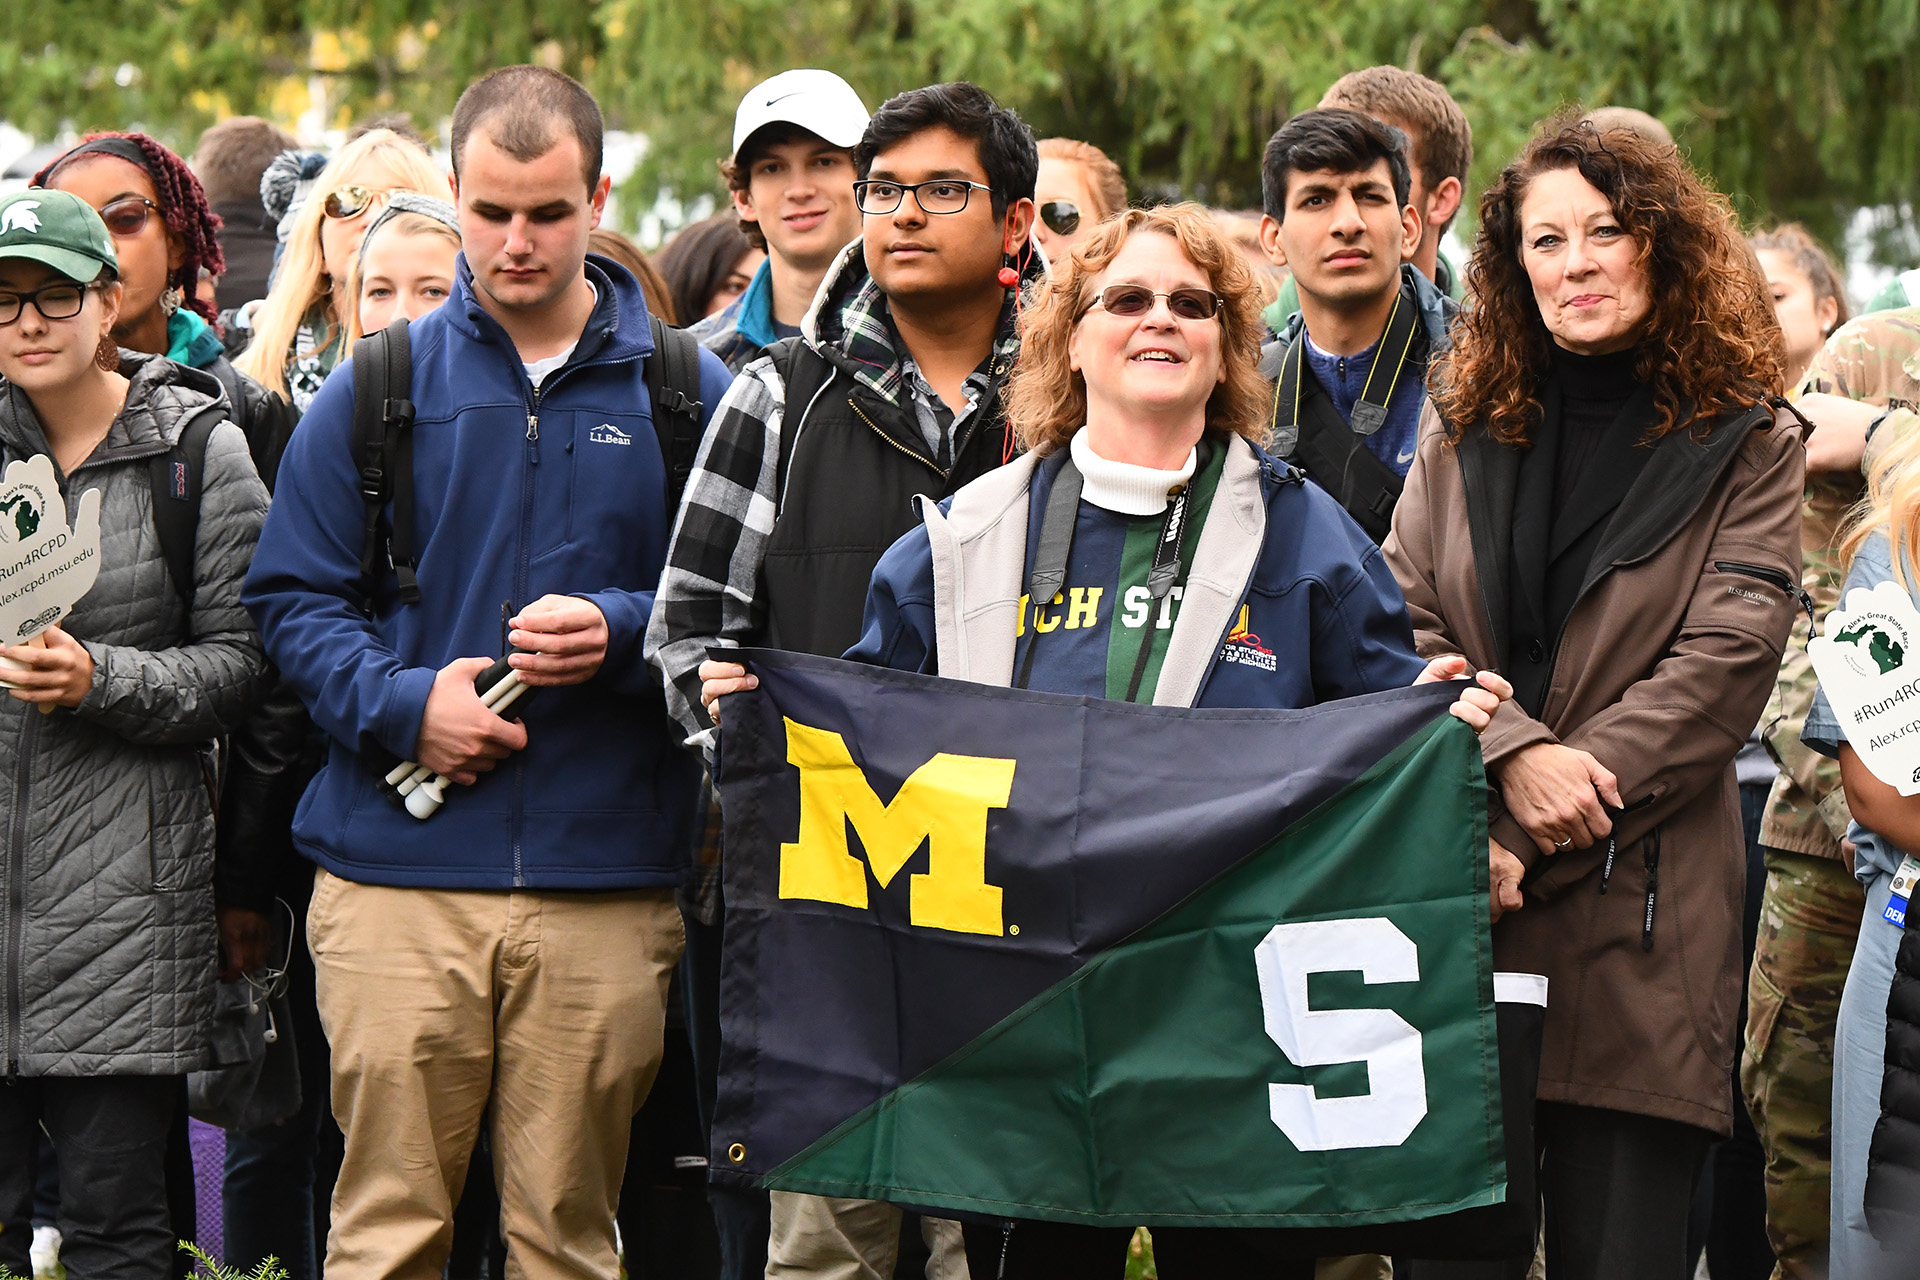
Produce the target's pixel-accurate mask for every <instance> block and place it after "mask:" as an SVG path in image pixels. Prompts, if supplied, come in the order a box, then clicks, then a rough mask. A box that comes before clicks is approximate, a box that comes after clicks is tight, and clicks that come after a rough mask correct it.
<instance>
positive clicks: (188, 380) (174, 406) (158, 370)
mask: <svg viewBox="0 0 1920 1280" xmlns="http://www.w3.org/2000/svg"><path fill="white" fill-rule="evenodd" d="M120 372H121V374H123V375H124V376H125V377H126V379H127V382H128V386H127V400H126V404H125V405H124V406H123V407H122V408H121V410H120V412H119V414H118V415H117V416H116V417H115V418H114V420H113V425H112V426H110V427H108V428H107V435H106V438H105V439H104V440H102V441H101V442H100V445H99V447H98V448H96V449H95V450H94V452H93V455H92V457H91V458H89V459H88V461H89V462H90V463H93V464H99V463H104V462H118V461H121V460H124V459H128V458H144V457H150V456H151V455H153V454H156V453H164V452H165V451H166V450H168V449H171V448H172V447H173V442H174V441H175V440H177V439H178V438H179V436H180V431H181V428H182V427H183V426H185V424H186V422H187V420H188V419H189V418H192V417H193V416H194V415H195V414H197V413H200V412H202V411H206V410H211V409H216V408H221V407H222V406H223V404H224V398H225V394H226V393H225V392H224V390H222V388H221V386H220V382H219V379H217V378H215V377H214V376H213V375H212V374H210V373H205V372H202V371H201V370H199V369H190V368H188V367H187V366H186V365H183V364H178V363H176V362H174V361H172V360H169V359H167V358H166V357H165V356H151V355H144V354H140V353H137V352H132V351H127V350H125V349H122V350H121V352H120ZM223 416H224V413H223ZM0 447H4V448H5V450H6V452H8V453H10V454H12V455H14V456H15V457H21V458H27V457H32V456H33V455H34V454H36V453H44V454H47V455H48V456H49V457H51V456H52V454H53V450H52V448H51V447H50V446H49V445H48V444H47V436H46V431H45V429H44V428H42V426H41V425H40V418H39V415H38V414H36V413H35V412H34V409H33V402H32V401H31V400H29V399H28V398H27V395H26V393H25V392H24V391H22V390H20V389H19V388H18V387H16V386H14V385H13V384H11V383H9V382H6V381H5V380H3V379H0Z"/></svg>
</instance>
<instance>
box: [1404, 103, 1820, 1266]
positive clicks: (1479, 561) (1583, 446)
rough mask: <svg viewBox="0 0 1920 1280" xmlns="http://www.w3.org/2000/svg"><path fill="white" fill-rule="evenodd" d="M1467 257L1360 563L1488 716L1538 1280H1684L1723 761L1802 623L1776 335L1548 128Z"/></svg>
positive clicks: (1713, 205) (1736, 935)
mask: <svg viewBox="0 0 1920 1280" xmlns="http://www.w3.org/2000/svg"><path fill="white" fill-rule="evenodd" d="M1478 239H1479V242H1478V243H1477V244H1476V245H1475V246H1474V258H1473V265H1472V267H1471V269H1470V271H1469V273H1468V292H1469V293H1470V294H1471V295H1472V296H1473V297H1474V299H1475V302H1474V306H1473V307H1471V308H1469V309H1468V310H1467V311H1466V312H1464V313H1463V314H1462V316H1461V319H1460V321H1459V323H1458V324H1457V325H1456V326H1455V328H1454V331H1453V333H1454V345H1453V349H1452V351H1451V352H1450V353H1449V354H1448V355H1447V356H1446V357H1445V358H1444V359H1443V360H1442V361H1440V362H1438V363H1437V364H1436V366H1435V370H1434V373H1433V376H1432V381H1431V384H1430V385H1431V386H1432V394H1433V404H1432V405H1431V406H1430V407H1429V409H1428V411H1427V413H1426V415H1425V418H1424V420H1423V423H1422V430H1421V436H1420V444H1419V452H1418V455H1417V456H1416V458H1415V460H1414V464H1413V470H1412V472H1411V473H1410V474H1409V476H1408V478H1407V488H1406V493H1405V496H1403V497H1402V498H1401V500H1400V505H1399V507H1398V508H1397V509H1396V511H1395V513H1394V520H1393V532H1392V533H1391V534H1390V535H1389V537H1388V539H1387V545H1386V548H1385V552H1386V556H1387V559H1388V562H1389V563H1390V564H1391V565H1392V567H1393V570H1394V576H1395V577H1396V578H1398V579H1399V582H1400V586H1401V589H1402V590H1403V591H1404V592H1405V593H1406V597H1407V604H1408V608H1409V611H1410V612H1411V614H1412V617H1413V625H1414V634H1415V636H1416V638H1417V641H1418V645H1419V650H1420V653H1421V654H1422V656H1424V657H1428V658H1436V657H1440V656H1442V655H1446V654H1464V655H1465V656H1466V658H1467V659H1468V661H1469V662H1470V663H1472V665H1474V666H1476V667H1492V668H1496V669H1498V670H1499V671H1501V672H1502V673H1503V674H1505V675H1506V676H1507V677H1508V678H1509V679H1510V680H1511V681H1512V682H1513V685H1514V689H1515V696H1514V700H1513V701H1512V702H1508V703H1503V704H1502V705H1501V707H1500V708H1499V710H1498V711H1497V712H1496V713H1495V715H1494V719H1493V724H1492V726H1491V727H1490V728H1489V729H1488V730H1487V731H1486V734H1485V735H1484V737H1483V738H1482V747H1483V750H1484V752H1485V757H1486V763H1487V772H1488V777H1489V780H1490V781H1491V782H1493V783H1494V785H1495V788H1496V789H1495V793H1494V795H1493V798H1492V805H1491V812H1490V813H1489V815H1488V817H1489V822H1490V827H1491V831H1492V835H1493V839H1494V841H1495V845H1496V850H1495V853H1496V857H1501V856H1507V857H1511V858H1512V859H1515V860H1517V862H1518V863H1520V864H1523V865H1524V866H1525V867H1526V869H1527V871H1526V878H1525V880H1524V881H1523V889H1524V897H1525V900H1524V906H1523V908H1522V909H1521V910H1519V911H1516V912H1513V913H1512V914H1510V915H1508V916H1506V917H1505V918H1503V919H1502V920H1501V922H1500V923H1499V925H1498V926H1497V927H1496V928H1495V929H1494V935H1493V936H1494V957H1495V966H1496V967H1497V968H1500V969H1517V970H1524V971H1526V972H1531V973H1544V974H1546V975H1548V979H1549V989H1548V1002H1547V1022H1546V1040H1545V1045H1544V1049H1543V1058H1542V1062H1541V1067H1540V1085H1539V1095H1538V1096H1539V1107H1538V1112H1537V1121H1536V1130H1535V1140H1536V1143H1537V1144H1538V1145H1539V1147H1540V1151H1541V1156H1542V1164H1541V1187H1542V1192H1543V1195H1544V1197H1545V1200H1546V1227H1547V1272H1548V1274H1549V1275H1551V1276H1553V1277H1554V1280H1581V1278H1583V1277H1596V1278H1598V1277H1625V1276H1631V1277H1635V1280H1658V1278H1660V1277H1673V1278H1674V1280H1680V1277H1682V1276H1683V1275H1685V1274H1686V1273H1687V1262H1686V1226H1687V1207H1688V1204H1689V1201H1690V1199H1691V1196H1692V1190H1693V1184H1694V1182H1695V1181H1696V1179H1697V1178H1698V1176H1699V1172H1700V1169H1701V1166H1702V1162H1703V1160H1704V1158H1705V1156H1706V1153H1707V1149H1708V1147H1709V1146H1710V1145H1712V1143H1713V1141H1714V1139H1715V1137H1716V1136H1724V1135H1725V1134H1727V1133H1728V1132H1729V1130H1730V1128H1731V1124H1732V1112H1731V1104H1732V1098H1731V1094H1730V1090H1729V1088H1728V1071H1729V1069H1730V1068H1731V1066H1732V1064H1733V1052H1734V1044H1735V1038H1734V1037H1735V1031H1736V1027H1735V1025H1734V1024H1735V1021H1736V1011H1737V1010H1738V1008H1739V983H1740V978H1741V973H1740V963H1739V962H1740V942H1741V939H1740V913H1739V904H1740V901H1741V898H1742V885H1743V881H1744V878H1745V869H1746V864H1745V857H1744V850H1743V842H1742V838H1741V825H1740V806H1739V802H1738V798H1737V793H1736V789H1735V785H1734V771H1733V758H1734V753H1735V752H1736V751H1738V750H1739V748H1740V745H1741V743H1742V742H1743V741H1745V739H1746V736H1747V731H1748V730H1749V729H1750V728H1752V726H1753V724H1754V722H1755V720H1756V718H1757V717H1758V716H1759V714H1760V709H1761V706H1762V705H1763V704H1764V703H1765V702H1766V698H1767V693H1768V691H1769V688H1770V686H1771V684H1772V680H1773V675H1774V672H1775V671H1776V670H1777V668H1778V666H1779V662H1780V654H1781V649H1782V647H1783V645H1784V643H1785V641H1786V637H1787V631H1788V628H1789V626H1790V625H1791V624H1792V621H1793V616H1794V611H1795V609H1796V608H1797V607H1798V604H1797V601H1798V599H1799V568H1800V520H1799V516H1800V488H1801V481H1802V474H1803V463H1802V454H1801V442H1800V435H1799V431H1798V429H1797V428H1796V427H1795V426H1793V425H1791V423H1792V421H1793V420H1792V419H1791V418H1790V417H1788V416H1784V414H1783V416H1781V417H1780V418H1779V419H1778V420H1776V416H1775V413H1774V411H1773V409H1772V408H1770V407H1769V400H1770V398H1771V397H1772V395H1773V393H1774V392H1775V391H1776V389H1777V388H1778V387H1779V386H1780V385H1781V362H1782V358H1783V354H1784V352H1783V343H1782V340H1781V336H1780V327H1779V325H1778V323H1777V322H1776V321H1775V319H1774V315H1773V305H1772V301H1771V299H1770V297H1769V296H1768V292H1767V287H1766V283H1765V281H1764V280H1763V279H1762V278H1761V276H1760V274H1759V272H1758V271H1756V270H1755V269H1754V266H1753V263H1752V259H1751V257H1750V256H1749V254H1748V252H1747V249H1746V246H1745V245H1744V244H1743V243H1742V242H1741V238H1740V233H1739V230H1738V228H1737V227H1736V226H1735V223H1734V219H1733V215H1732V212H1731V211H1730V209H1729V208H1728V206H1727V203H1726V201H1725V200H1723V199H1722V198H1721V197H1719V196H1717V195H1715V194H1714V193H1712V192H1711V191H1709V190H1708V189H1707V188H1706V187H1705V186H1703V185H1702V184H1701V182H1700V180H1699V179H1698V178H1697V177H1696V176H1695V175H1694V174H1693V173H1692V171H1691V170H1689V169H1688V167H1687V166H1686V164H1685V163H1684V162H1683V161H1682V160H1681V159H1680V158H1679V155H1678V154H1677V153H1676V152H1675V150H1674V149H1673V147H1671V146H1668V145H1662V144H1658V143H1654V142H1650V141H1648V140H1646V139H1644V138H1641V137H1638V136H1636V135H1634V134H1630V133H1626V132H1623V131H1618V130H1613V131H1607V132H1601V131H1597V130H1595V129H1594V128H1593V127H1592V126H1591V125H1580V124H1574V125H1563V124H1561V123H1558V122H1556V123H1554V124H1550V125H1548V126H1547V127H1546V128H1545V129H1543V131H1542V132H1541V133H1540V134H1539V135H1538V136H1536V137H1535V138H1534V140H1533V141H1532V142H1531V143H1530V144H1529V145H1528V146H1527V148H1526V150H1525V151H1524V152H1523V153H1522V154H1521V156H1520V158H1519V159H1518V160H1516V161H1515V162H1514V163H1513V164H1511V165H1509V166H1508V167H1507V169H1506V170H1505V171H1504V172H1503V173H1502V174H1501V175H1500V178H1499V180H1498V181H1497V182H1496V183H1494V185H1493V187H1492V188H1491V189H1490V190H1489V191H1488V192H1487V193H1486V195H1485V196H1484V197H1483V198H1482V200H1481V205H1480V231H1479V238H1478ZM1436 411H1437V412H1436ZM1502 851H1504V853H1503V852H1502ZM1526 1267H1527V1262H1526V1260H1524V1259H1522V1260H1516V1261H1515V1262H1514V1263H1513V1264H1512V1268H1511V1271H1512V1274H1513V1275H1516V1276H1523V1275H1525V1274H1526Z"/></svg>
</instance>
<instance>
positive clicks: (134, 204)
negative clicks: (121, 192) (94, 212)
mask: <svg viewBox="0 0 1920 1280" xmlns="http://www.w3.org/2000/svg"><path fill="white" fill-rule="evenodd" d="M159 211H160V206H159V205H157V204H155V203H154V202H153V201H151V200H149V199H147V198H146V197H145V196H122V197H120V198H119V199H118V200H115V201H112V202H111V203H109V204H108V205H107V206H106V207H105V208H103V209H101V210H100V221H102V222H104V223H106V224H107V230H108V231H111V232H112V233H113V234H114V235H116V236H118V237H120V238H121V239H122V240H124V239H126V238H127V237H128V236H137V235H139V234H140V233H141V232H142V231H145V230H146V229H147V219H148V218H151V217H152V216H153V215H154V214H156V213H158V212H159Z"/></svg>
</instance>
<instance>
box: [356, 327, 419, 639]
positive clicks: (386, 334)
mask: <svg viewBox="0 0 1920 1280" xmlns="http://www.w3.org/2000/svg"><path fill="white" fill-rule="evenodd" d="M396 389H399V390H400V391H401V392H402V394H401V395H398V396H396V395H395V394H394V391H395V390H396ZM412 389H413V350H412V344H411V343H410V342H409V340H408V337H407V320H406V317H405V316H402V317H400V318H399V319H398V320H395V321H394V322H393V323H392V324H390V325H388V326H387V327H386V328H385V329H382V330H381V331H380V332H378V333H370V334H368V335H367V336H366V337H364V338H361V339H360V340H359V341H357V342H355V343H354V344H353V436H352V448H353V466H354V470H355V472H357V473H358V474H359V477H360V497H361V500H362V501H363V502H364V503H365V507H366V519H365V523H364V527H363V530H362V534H361V542H360V590H361V593H362V597H363V599H364V600H365V602H366V605H365V607H366V612H367V613H368V615H369V616H371V615H372V613H373V601H374V593H375V591H376V590H377V589H378V588H379V585H380V576H381V568H382V565H381V561H382V559H384V560H386V561H387V563H389V564H391V565H392V566H393V571H394V575H395V576H396V577H397V578H398V579H399V583H400V602H401V603H402V604H419V603H420V583H419V581H418V579H416V578H415V576H414V571H415V569H416V568H417V567H418V565H419V558H418V555H417V554H416V552H415V549H414V545H413V535H414V522H413V401H412V400H410V399H408V398H407V395H406V394H405V393H407V392H411V391H412ZM389 499H390V500H391V501H392V502H393V522H392V528H391V531H390V532H389V534H388V535H387V536H386V537H382V536H381V532H380V519H381V516H382V515H383V514H384V513H385V509H386V504H387V502H388V501H389ZM383 551H384V552H385V555H384V556H383V555H382V552H383Z"/></svg>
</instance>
